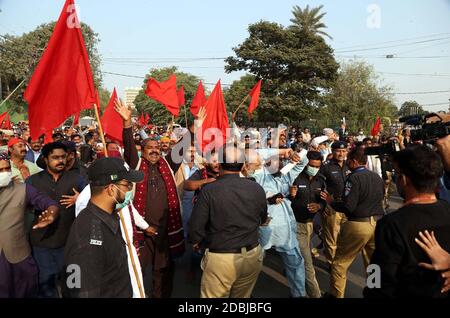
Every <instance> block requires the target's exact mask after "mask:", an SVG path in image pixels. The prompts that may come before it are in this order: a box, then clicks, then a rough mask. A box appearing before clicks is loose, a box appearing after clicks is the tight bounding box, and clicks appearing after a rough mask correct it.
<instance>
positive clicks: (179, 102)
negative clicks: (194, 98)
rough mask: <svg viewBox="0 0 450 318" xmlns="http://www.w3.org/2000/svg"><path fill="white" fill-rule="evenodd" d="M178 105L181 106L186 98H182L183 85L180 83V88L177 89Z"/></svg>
mask: <svg viewBox="0 0 450 318" xmlns="http://www.w3.org/2000/svg"><path fill="white" fill-rule="evenodd" d="M177 95H178V106H180V107H181V106H183V105H185V104H186V100H185V99H184V85H181V87H180V89H179V90H178V93H177Z"/></svg>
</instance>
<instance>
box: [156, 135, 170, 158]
mask: <svg viewBox="0 0 450 318" xmlns="http://www.w3.org/2000/svg"><path fill="white" fill-rule="evenodd" d="M159 144H160V145H161V156H163V157H166V156H167V155H168V154H169V153H170V138H169V137H166V136H164V137H162V138H161V139H160V140H159Z"/></svg>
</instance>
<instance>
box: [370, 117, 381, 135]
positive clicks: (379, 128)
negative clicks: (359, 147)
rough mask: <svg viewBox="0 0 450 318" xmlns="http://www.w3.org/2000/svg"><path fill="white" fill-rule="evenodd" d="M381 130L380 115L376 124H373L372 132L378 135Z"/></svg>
mask: <svg viewBox="0 0 450 318" xmlns="http://www.w3.org/2000/svg"><path fill="white" fill-rule="evenodd" d="M380 130H381V118H380V117H378V119H377V121H376V122H375V125H374V126H373V128H372V130H371V132H370V134H371V135H372V136H373V137H375V136H376V135H378V134H379V133H380Z"/></svg>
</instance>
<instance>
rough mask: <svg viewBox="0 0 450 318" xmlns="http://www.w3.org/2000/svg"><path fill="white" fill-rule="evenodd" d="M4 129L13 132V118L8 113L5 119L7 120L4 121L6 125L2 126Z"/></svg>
mask: <svg viewBox="0 0 450 318" xmlns="http://www.w3.org/2000/svg"><path fill="white" fill-rule="evenodd" d="M2 127H3V128H4V129H8V130H11V129H12V125H11V116H10V115H9V114H8V113H6V117H5V119H4V123H3V124H2Z"/></svg>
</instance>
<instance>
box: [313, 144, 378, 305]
mask: <svg viewBox="0 0 450 318" xmlns="http://www.w3.org/2000/svg"><path fill="white" fill-rule="evenodd" d="M366 164H367V156H366V155H365V154H364V149H363V148H355V149H354V150H352V151H351V152H350V153H349V154H348V165H349V168H350V169H351V170H352V173H351V175H350V176H349V177H348V180H347V182H346V185H345V193H344V196H343V200H342V202H339V201H333V200H332V199H331V197H330V195H328V194H327V193H326V192H322V193H321V196H322V199H324V200H326V201H327V203H328V204H330V205H331V206H332V207H333V208H334V209H336V210H339V211H344V213H345V215H346V217H347V219H348V220H347V222H345V223H344V224H343V225H342V226H341V231H340V233H339V236H338V239H337V248H336V254H335V256H334V259H333V262H332V264H331V279H330V294H331V296H333V297H337V298H343V297H344V293H345V285H346V280H347V271H348V268H349V267H350V266H351V265H352V263H353V261H354V260H355V258H356V256H357V255H358V253H359V252H361V253H362V255H363V259H364V265H365V267H367V266H368V265H369V262H370V258H371V257H372V254H373V252H374V250H375V226H376V223H377V221H378V220H379V219H381V217H382V216H383V215H384V210H383V206H382V203H383V195H384V183H383V180H382V179H381V177H380V176H379V175H378V174H376V173H375V172H372V171H369V170H367V169H366Z"/></svg>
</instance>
